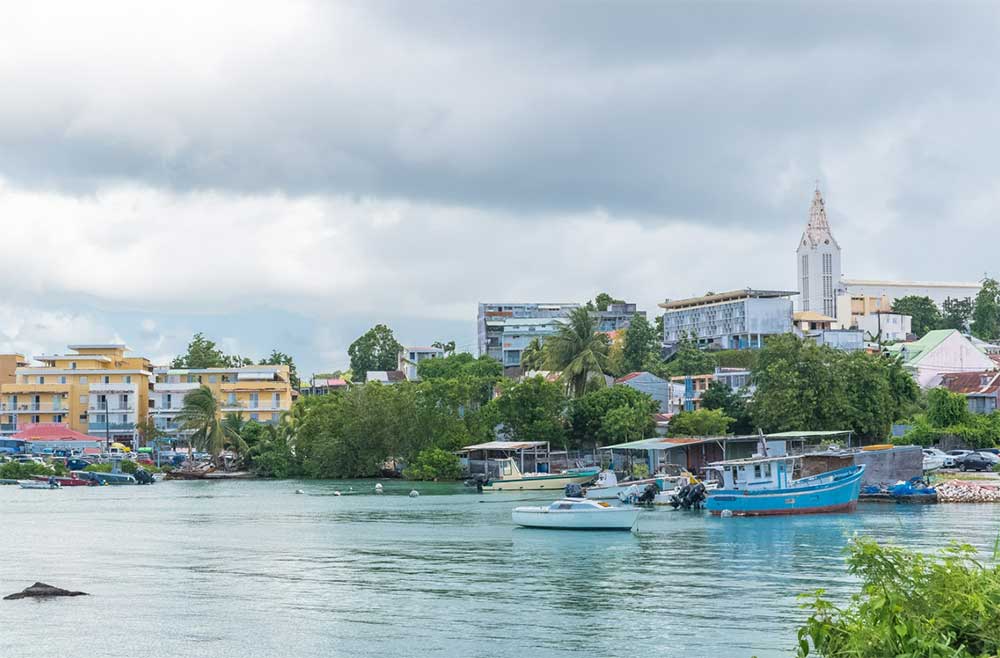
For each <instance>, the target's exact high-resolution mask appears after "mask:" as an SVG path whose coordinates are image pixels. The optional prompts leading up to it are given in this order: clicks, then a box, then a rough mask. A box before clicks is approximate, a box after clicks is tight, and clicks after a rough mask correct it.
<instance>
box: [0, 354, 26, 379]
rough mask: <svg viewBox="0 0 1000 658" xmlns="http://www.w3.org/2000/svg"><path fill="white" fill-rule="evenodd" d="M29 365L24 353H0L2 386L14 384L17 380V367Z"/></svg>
mask: <svg viewBox="0 0 1000 658" xmlns="http://www.w3.org/2000/svg"><path fill="white" fill-rule="evenodd" d="M28 365H29V364H28V361H27V360H26V359H25V358H24V355H23V354H0V386H3V385H4V384H13V383H14V382H15V381H17V369H18V368H26V367H27V366H28Z"/></svg>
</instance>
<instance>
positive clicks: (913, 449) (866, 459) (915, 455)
mask: <svg viewBox="0 0 1000 658" xmlns="http://www.w3.org/2000/svg"><path fill="white" fill-rule="evenodd" d="M860 464H864V465H865V474H864V476H863V477H862V479H861V484H862V486H866V485H869V484H895V483H896V482H898V481H900V480H909V479H910V478H913V477H918V476H921V475H923V473H924V453H923V451H922V450H921V449H920V446H896V447H895V448H892V449H891V450H858V451H852V452H834V453H830V454H818V455H807V456H805V457H803V458H802V477H808V476H810V475H816V474H818V473H824V472H826V471H832V470H835V469H838V468H845V467H847V466H852V465H860Z"/></svg>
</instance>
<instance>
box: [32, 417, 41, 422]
mask: <svg viewBox="0 0 1000 658" xmlns="http://www.w3.org/2000/svg"><path fill="white" fill-rule="evenodd" d="M31 422H33V423H38V422H40V421H39V416H32V417H31Z"/></svg>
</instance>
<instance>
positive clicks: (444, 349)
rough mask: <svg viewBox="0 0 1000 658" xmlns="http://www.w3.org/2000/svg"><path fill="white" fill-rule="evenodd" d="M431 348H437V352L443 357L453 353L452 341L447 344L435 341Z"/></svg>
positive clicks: (453, 342)
mask: <svg viewBox="0 0 1000 658" xmlns="http://www.w3.org/2000/svg"><path fill="white" fill-rule="evenodd" d="M431 347H436V348H438V349H439V350H441V351H442V352H444V355H445V356H449V355H451V354H454V353H455V341H453V340H449V341H448V342H443V341H440V340H438V341H435V342H433V343H431Z"/></svg>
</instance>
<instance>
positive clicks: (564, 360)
mask: <svg viewBox="0 0 1000 658" xmlns="http://www.w3.org/2000/svg"><path fill="white" fill-rule="evenodd" d="M545 350H546V351H547V352H548V354H549V363H550V364H551V367H552V368H553V369H555V370H562V378H563V381H565V382H566V385H567V387H568V388H569V389H570V390H571V391H572V392H573V397H580V396H581V395H583V394H584V393H585V392H586V389H587V382H588V381H590V379H591V378H596V380H595V381H598V382H599V385H603V384H604V371H605V369H606V368H607V364H608V340H607V337H606V336H605V335H604V334H601V333H598V331H597V323H596V322H595V321H594V318H592V317H591V316H590V313H589V312H588V311H587V309H586V307H582V306H581V307H578V308H575V309H573V311H572V312H571V313H570V314H569V317H568V318H567V322H566V323H565V324H563V325H562V326H561V327H559V331H558V332H556V333H555V334H553V335H552V336H550V337H549V338H548V339H547V340H546V341H545Z"/></svg>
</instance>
